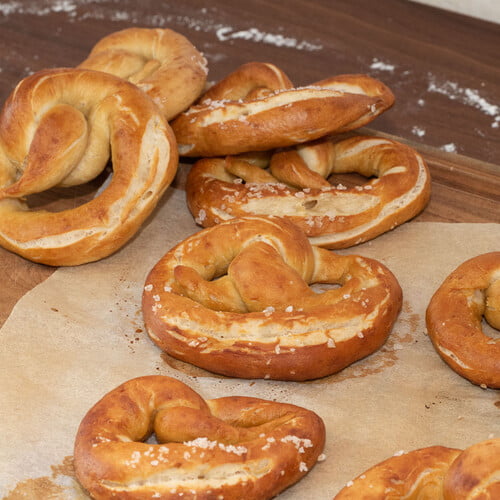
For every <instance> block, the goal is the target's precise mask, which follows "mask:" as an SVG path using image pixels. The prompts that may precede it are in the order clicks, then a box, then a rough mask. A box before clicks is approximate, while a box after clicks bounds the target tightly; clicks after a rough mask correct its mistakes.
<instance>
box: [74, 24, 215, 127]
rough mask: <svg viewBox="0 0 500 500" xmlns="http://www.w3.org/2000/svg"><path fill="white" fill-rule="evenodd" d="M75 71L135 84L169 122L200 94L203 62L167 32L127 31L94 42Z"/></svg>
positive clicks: (186, 44)
mask: <svg viewBox="0 0 500 500" xmlns="http://www.w3.org/2000/svg"><path fill="white" fill-rule="evenodd" d="M78 67H79V68H84V69H93V70H97V71H104V72H106V73H111V74H113V75H116V76H119V77H120V78H124V79H126V80H128V81H130V82H132V83H135V84H136V85H137V86H138V87H139V88H140V89H141V90H143V91H144V92H146V93H147V94H148V95H149V96H150V97H151V98H152V99H153V100H154V101H155V102H156V103H157V104H158V106H159V107H160V108H161V109H162V111H163V113H164V114H165V117H166V118H167V120H171V119H172V118H174V117H175V116H177V115H178V114H179V113H181V112H182V111H184V110H185V109H187V108H188V107H189V106H190V105H191V104H192V103H193V102H194V101H195V100H196V99H197V98H198V97H199V95H200V94H201V92H202V91H203V88H204V86H205V82H206V78H207V73H208V69H207V61H206V59H205V58H204V57H203V55H202V54H201V53H200V52H199V51H198V50H197V49H196V47H195V46H194V45H193V44H192V43H191V42H190V41H189V40H188V39H187V38H186V37H184V36H183V35H181V34H180V33H177V32H175V31H172V30H170V29H159V28H156V29H148V28H127V29H124V30H121V31H116V32H114V33H111V34H109V35H107V36H105V37H104V38H102V39H101V40H99V41H98V42H97V44H96V45H95V46H94V47H93V48H92V50H91V52H90V54H89V55H88V57H87V59H85V61H83V62H82V63H80V65H79V66H78Z"/></svg>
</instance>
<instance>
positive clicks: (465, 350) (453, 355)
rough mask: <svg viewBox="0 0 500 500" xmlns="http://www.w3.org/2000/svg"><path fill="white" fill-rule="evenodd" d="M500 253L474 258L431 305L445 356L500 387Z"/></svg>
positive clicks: (479, 380) (433, 330) (466, 373)
mask: <svg viewBox="0 0 500 500" xmlns="http://www.w3.org/2000/svg"><path fill="white" fill-rule="evenodd" d="M483 317H484V318H485V320H486V321H487V322H488V323H489V324H490V325H491V327H492V328H496V329H497V330H500V252H490V253H486V254H482V255H478V256H476V257H473V258H472V259H469V260H467V261H466V262H464V263H463V264H461V265H460V266H458V267H457V268H456V269H455V270H454V271H453V272H452V273H451V274H450V275H449V276H448V277H447V278H446V279H445V280H444V282H443V283H442V284H441V286H440V287H439V288H438V290H437V291H436V292H435V294H434V295H433V297H432V298H431V300H430V303H429V306H428V308H427V316H426V320H427V330H428V333H429V337H430V338H431V340H432V343H433V345H434V347H435V349H436V350H437V352H438V353H439V355H440V356H441V358H442V359H443V360H444V361H445V362H446V363H447V364H448V365H449V366H450V367H451V368H452V369H453V370H455V371H456V372H457V373H458V374H460V375H461V376H462V377H465V378H466V379H468V380H469V381H471V382H472V383H474V384H477V385H481V386H485V387H491V388H494V389H500V340H499V339H498V338H494V337H491V336H489V335H487V334H486V333H485V332H484V331H483V326H482V319H483Z"/></svg>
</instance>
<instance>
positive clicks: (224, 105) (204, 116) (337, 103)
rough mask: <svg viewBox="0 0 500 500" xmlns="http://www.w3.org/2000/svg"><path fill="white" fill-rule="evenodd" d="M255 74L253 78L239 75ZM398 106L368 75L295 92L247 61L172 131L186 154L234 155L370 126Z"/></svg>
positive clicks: (269, 70) (263, 66) (272, 70)
mask: <svg viewBox="0 0 500 500" xmlns="http://www.w3.org/2000/svg"><path fill="white" fill-rule="evenodd" d="M251 72H255V76H254V77H253V78H243V77H241V76H240V75H239V74H240V73H243V75H247V74H248V73H251ZM268 75H270V76H269V80H270V83H267V77H268ZM277 75H278V76H277ZM280 80H281V88H279V87H280ZM252 82H255V85H250V83H252ZM256 90H258V92H256ZM266 90H267V91H266ZM393 103H394V96H393V94H392V92H391V91H390V90H389V89H388V88H387V87H386V86H385V85H384V84H383V83H382V82H380V81H378V80H375V79H373V78H371V77H369V76H367V75H339V76H335V77H332V78H327V79H325V80H321V81H319V82H316V83H313V84H311V85H309V86H304V87H294V88H290V80H289V79H288V78H287V77H286V75H284V74H283V72H282V71H281V70H280V69H279V68H277V67H276V66H274V65H272V64H268V63H248V64H247V65H244V66H242V67H241V68H239V69H238V70H236V71H235V72H234V73H232V74H231V75H229V76H228V77H227V79H224V80H222V81H221V82H219V83H218V84H217V85H216V86H215V87H214V88H212V89H209V91H208V92H207V94H205V95H204V96H202V97H201V98H200V100H199V102H198V103H197V104H196V105H194V106H191V107H190V108H189V109H188V110H187V111H185V112H184V113H182V114H180V115H179V116H178V117H177V118H176V119H175V120H174V121H173V122H172V128H173V130H174V133H175V135H176V137H177V142H178V144H179V153H180V154H181V155H183V156H203V157H211V156H221V155H234V154H238V153H243V152H248V151H265V150H269V149H274V148H278V147H285V146H291V145H295V144H299V143H303V142H307V141H312V140H314V139H318V138H320V137H324V136H326V135H328V134H333V133H341V132H347V131H349V130H353V129H355V128H358V127H361V126H363V125H366V124H367V123H369V122H371V121H372V120H373V119H375V118H376V117H377V116H378V115H380V114H381V113H382V112H384V111H385V110H387V109H388V108H390V107H391V106H392V104H393Z"/></svg>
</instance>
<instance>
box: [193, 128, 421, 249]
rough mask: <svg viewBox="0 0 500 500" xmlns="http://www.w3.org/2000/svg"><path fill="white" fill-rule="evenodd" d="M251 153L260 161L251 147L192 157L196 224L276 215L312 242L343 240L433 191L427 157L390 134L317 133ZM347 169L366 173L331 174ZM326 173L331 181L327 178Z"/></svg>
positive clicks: (381, 224) (407, 214)
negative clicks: (347, 180) (344, 178)
mask: <svg viewBox="0 0 500 500" xmlns="http://www.w3.org/2000/svg"><path fill="white" fill-rule="evenodd" d="M247 160H249V161H247ZM253 160H258V161H260V162H261V163H260V164H254V163H252V158H251V156H250V155H249V157H241V156H240V157H238V156H234V157H226V158H204V159H201V160H199V161H198V162H196V163H195V165H194V166H193V167H192V169H191V170H190V172H189V175H188V178H187V183H186V193H187V202H188V206H189V209H190V211H191V213H192V214H193V216H194V217H195V220H196V222H197V223H198V224H201V225H202V226H204V227H208V226H212V225H214V224H217V223H219V222H222V221H225V220H228V219H231V218H233V217H243V216H246V215H278V216H282V217H286V218H288V219H290V220H291V221H293V222H294V223H295V224H296V225H298V226H299V227H300V228H301V229H302V230H303V231H304V232H305V233H306V234H307V235H308V237H309V238H310V239H311V242H312V243H313V244H315V245H318V246H322V247H326V248H345V247H349V246H352V245H354V244H358V243H361V242H363V241H367V240H369V239H372V238H374V237H376V236H378V235H380V234H382V233H384V232H386V231H389V230H390V229H393V228H394V227H395V226H397V225H399V224H402V223H403V222H405V221H407V220H409V219H410V218H412V217H414V216H415V215H417V214H418V213H419V212H420V211H422V210H423V209H424V207H425V206H426V204H427V202H428V200H429V197H430V176H429V172H428V168H427V166H426V164H425V161H424V160H423V159H422V157H421V156H420V155H419V154H418V153H417V152H416V151H414V150H413V149H412V148H410V147H408V146H405V145H403V144H401V143H398V142H396V141H393V140H390V139H385V138H378V137H369V136H355V137H351V138H347V139H343V140H340V141H334V140H333V139H322V140H319V141H316V142H315V143H310V144H306V145H302V146H297V147H296V148H291V149H288V150H285V151H280V152H276V153H274V154H273V155H271V157H270V161H266V159H265V157H264V158H261V157H256V158H254V159H253ZM268 165H269V168H268V169H265V168H263V167H266V166H268ZM346 172H356V173H359V174H361V175H363V176H365V177H367V178H370V177H371V179H367V182H366V183H364V184H362V185H357V186H355V187H351V188H347V187H346V186H345V185H343V184H341V183H336V182H335V174H339V173H340V174H342V173H346ZM330 176H332V182H333V184H331V183H330V182H329V181H328V180H327V178H329V177H330Z"/></svg>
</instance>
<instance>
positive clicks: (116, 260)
mask: <svg viewBox="0 0 500 500" xmlns="http://www.w3.org/2000/svg"><path fill="white" fill-rule="evenodd" d="M198 230H199V228H198V227H197V226H196V225H195V223H194V221H193V219H192V217H191V215H190V214H189V212H188V210H187V208H186V204H185V199H184V192H183V191H182V190H179V189H175V188H170V189H169V191H168V193H167V195H166V196H165V199H164V200H163V201H162V203H161V206H160V207H159V208H158V210H157V211H156V212H155V214H154V216H153V217H152V218H151V219H150V220H149V222H148V224H147V225H145V226H144V227H143V228H142V230H141V232H140V233H139V234H138V235H137V236H136V237H135V238H134V240H133V241H132V242H130V243H129V244H128V245H126V247H125V248H123V249H122V250H121V251H119V252H118V253H117V254H115V255H113V256H111V257H109V258H107V259H105V260H102V261H100V262H96V263H93V264H88V265H85V266H81V267H74V268H63V269H59V270H57V271H56V272H55V273H54V274H53V275H52V276H51V277H50V278H49V279H47V280H46V281H45V282H44V283H42V284H40V285H38V286H37V287H36V288H34V289H33V290H32V291H31V292H29V293H28V294H26V295H25V296H24V297H23V298H22V299H21V300H20V301H19V302H18V303H17V305H16V306H15V308H14V310H13V311H12V313H11V315H10V317H9V318H8V320H7V321H6V323H5V324H4V326H3V328H2V329H1V330H0V340H1V346H2V347H1V352H0V366H1V372H0V379H1V393H0V412H1V425H2V439H1V440H0V464H1V468H0V494H1V495H2V497H3V498H6V499H9V500H12V499H17V498H30V499H31V498H37V499H38V498H40V499H41V498H44V499H46V498H50V499H74V498H86V496H85V494H84V493H83V492H82V490H81V489H80V488H79V486H78V484H77V482H76V480H75V478H74V475H73V468H72V453H73V443H74V437H75V433H76V430H77V428H78V425H79V423H80V421H81V419H82V418H83V416H84V415H85V413H86V412H87V411H88V409H89V408H90V407H91V406H92V405H93V404H94V403H95V402H96V401H97V400H98V399H100V398H101V397H102V396H103V395H104V394H105V393H106V392H108V391H109V390H111V389H113V388H114V387H116V386H117V385H119V384H121V383H122V382H124V381H125V380H128V379H130V378H133V377H136V376H141V375H147V374H165V375H170V376H174V377H177V378H178V379H180V380H182V381H183V382H185V383H187V384H189V385H190V386H191V387H192V388H193V389H195V390H196V391H198V392H199V393H200V394H201V395H202V396H203V397H204V398H205V399H209V398H217V397H222V396H228V395H246V396H255V397H261V398H266V399H273V400H277V401H284V402H289V403H294V404H297V405H301V406H303V407H306V408H308V409H310V410H313V411H315V412H317V413H318V414H319V415H320V416H321V417H322V418H323V419H324V422H325V424H326V429H327V441H326V448H325V454H326V460H324V461H322V462H320V463H318V464H317V465H316V466H315V467H314V468H313V469H312V470H311V471H310V472H309V474H308V475H306V477H305V478H304V479H303V480H301V481H300V482H299V483H298V484H296V485H294V486H292V487H291V488H289V489H288V490H287V491H285V492H283V493H282V494H281V495H280V498H283V499H287V500H288V499H301V500H303V499H329V498H332V497H333V496H334V495H335V494H336V493H337V492H338V491H339V490H340V488H341V487H342V486H343V485H344V484H345V483H346V482H348V481H349V480H351V479H353V478H354V477H355V476H356V475H358V474H360V473H361V472H363V471H364V470H365V469H366V468H368V467H370V466H371V465H374V464H375V463H377V462H379V461H381V460H383V459H385V458H387V457H389V456H391V455H393V454H394V453H396V452H399V451H400V450H403V451H410V450H412V449H415V448H420V447H424V446H430V445H435V444H439V445H444V446H450V447H458V448H465V447H467V446H469V445H471V444H473V443H475V442H478V441H481V440H484V439H487V438H489V437H492V436H495V437H498V436H500V423H499V418H500V392H499V391H495V390H483V389H481V388H479V387H477V386H474V385H472V384H471V383H469V382H468V381H467V380H465V379H463V378H461V377H460V376H458V375H457V374H456V373H455V372H453V371H452V370H451V369H450V368H449V367H448V366H447V365H445V364H444V363H443V362H442V361H441V359H440V358H439V356H438V355H437V354H436V352H435V351H434V349H433V347H432V345H431V343H430V341H429V339H428V337H427V336H426V335H425V324H424V312H425V308H426V306H427V304H428V301H429V299H430V297H431V295H432V293H433V292H434V291H435V289H436V288H437V287H438V286H439V284H440V283H441V282H442V281H443V279H444V278H445V277H446V276H447V275H448V274H449V273H450V272H451V271H452V270H453V269H454V268H455V267H457V266H458V265H459V264H460V263H461V262H463V261H464V260H466V259H468V258H470V257H473V256H475V255H478V254H480V253H484V252H487V251H492V250H498V249H499V247H498V245H499V241H500V225H497V224H444V223H419V222H409V223H406V224H404V225H403V226H400V227H398V228H396V229H395V230H394V231H392V232H390V233H387V234H385V235H383V236H380V237H379V238H377V239H376V240H374V241H371V242H368V243H366V244H363V245H360V246H358V247H356V248H351V249H348V250H343V251H342V252H341V253H359V254H361V255H365V256H369V257H373V258H376V259H378V260H380V261H381V262H383V263H384V264H386V265H387V266H388V267H389V268H390V269H391V270H392V271H393V273H394V274H395V275H396V277H397V278H398V280H399V282H400V284H401V286H402V288H403V293H404V305H403V309H402V311H401V314H400V316H399V319H398V321H397V323H396V325H395V326H394V328H393V331H392V333H391V336H390V338H389V340H388V342H387V343H386V345H385V346H384V347H383V348H382V349H380V350H379V351H378V352H377V353H375V354H373V355H371V356H369V357H368V358H366V359H364V360H362V361H359V362H357V363H355V364H354V365H352V366H350V367H348V368H347V369H345V370H343V371H342V372H340V373H338V374H336V375H333V376H330V377H326V378H324V379H321V380H317V381H312V382H307V383H294V382H276V381H267V380H255V381H249V380H238V379H230V378H224V377H220V376H216V375H213V374H210V373H208V372H205V371H203V370H200V369H197V368H195V367H192V366H191V365H188V364H185V363H181V362H178V361H175V360H173V359H171V358H169V357H168V356H166V355H165V354H162V352H161V351H160V350H159V349H158V348H157V347H156V346H155V345H154V344H153V343H152V341H150V339H149V338H148V336H147V335H146V333H145V330H144V326H143V322H142V315H141V310H140V303H141V294H142V290H143V286H144V282H145V278H146V275H147V273H148V272H149V270H150V269H151V268H152V267H153V265H154V264H155V263H156V262H157V260H158V259H159V258H160V257H161V256H162V255H163V254H164V253H165V252H166V251H167V250H169V249H170V248H171V247H172V246H173V245H174V244H176V243H177V242H179V241H180V240H182V239H184V238H185V237H187V236H188V235H189V234H192V233H193V232H195V231H198Z"/></svg>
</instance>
